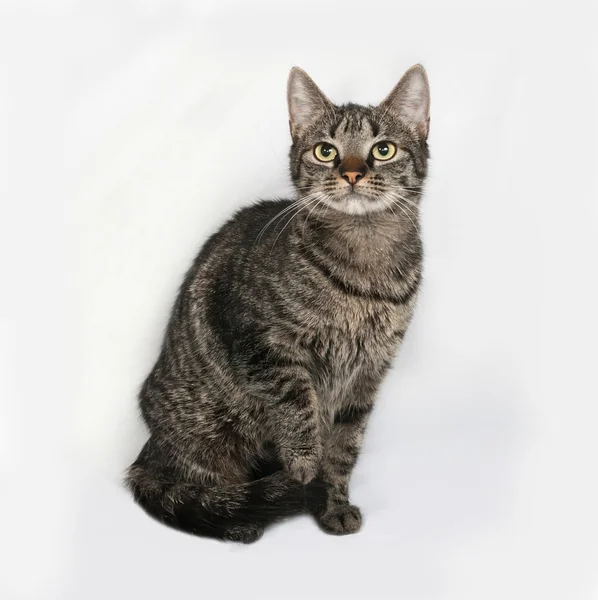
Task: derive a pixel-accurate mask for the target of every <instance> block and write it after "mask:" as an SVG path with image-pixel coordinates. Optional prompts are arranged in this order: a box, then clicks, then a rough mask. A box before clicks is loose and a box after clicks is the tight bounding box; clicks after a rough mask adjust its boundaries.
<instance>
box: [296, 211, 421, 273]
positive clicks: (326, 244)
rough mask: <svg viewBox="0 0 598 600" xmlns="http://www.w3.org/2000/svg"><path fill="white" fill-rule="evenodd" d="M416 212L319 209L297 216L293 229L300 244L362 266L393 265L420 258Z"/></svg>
mask: <svg viewBox="0 0 598 600" xmlns="http://www.w3.org/2000/svg"><path fill="white" fill-rule="evenodd" d="M418 221H419V219H418V215H417V213H415V212H414V213H413V214H412V216H411V217H410V218H409V219H407V218H406V217H404V216H403V215H397V214H393V213H391V212H380V213H372V214H369V215H348V214H344V213H340V212H338V211H333V210H332V209H330V210H322V211H319V212H318V214H311V215H308V212H305V214H303V215H300V216H299V218H298V219H297V220H296V224H295V229H296V232H297V235H299V236H301V237H302V239H303V241H304V243H307V244H310V245H312V246H317V247H318V248H319V249H320V250H321V251H322V252H325V253H327V254H330V255H334V256H338V257H339V259H341V260H343V261H345V262H347V263H351V264H353V265H355V267H358V268H363V269H382V270H384V269H386V268H393V267H394V266H396V264H397V262H409V263H411V262H414V261H417V260H419V258H418V257H421V246H422V244H421V239H420V235H419V222H418Z"/></svg>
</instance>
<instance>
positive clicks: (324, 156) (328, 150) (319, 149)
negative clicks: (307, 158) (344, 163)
mask: <svg viewBox="0 0 598 600" xmlns="http://www.w3.org/2000/svg"><path fill="white" fill-rule="evenodd" d="M337 154H338V152H337V151H336V148H335V147H334V146H333V145H332V144H327V143H326V142H322V143H321V144H318V145H317V146H316V147H315V148H314V155H315V157H316V158H317V159H318V160H320V161H322V162H330V161H331V160H334V159H335V158H336V155H337Z"/></svg>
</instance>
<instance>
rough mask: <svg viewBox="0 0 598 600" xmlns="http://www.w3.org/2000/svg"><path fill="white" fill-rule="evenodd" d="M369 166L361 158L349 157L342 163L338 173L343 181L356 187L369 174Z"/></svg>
mask: <svg viewBox="0 0 598 600" xmlns="http://www.w3.org/2000/svg"><path fill="white" fill-rule="evenodd" d="M367 169H368V166H367V165H366V163H365V161H364V160H363V159H362V158H359V156H347V157H346V158H344V159H343V160H342V161H341V164H340V165H339V168H338V171H339V173H340V176H341V177H342V178H343V179H346V180H347V181H348V182H349V183H350V184H351V185H355V184H356V183H357V182H358V181H359V180H360V179H361V178H362V177H363V176H364V175H365V174H366V172H367Z"/></svg>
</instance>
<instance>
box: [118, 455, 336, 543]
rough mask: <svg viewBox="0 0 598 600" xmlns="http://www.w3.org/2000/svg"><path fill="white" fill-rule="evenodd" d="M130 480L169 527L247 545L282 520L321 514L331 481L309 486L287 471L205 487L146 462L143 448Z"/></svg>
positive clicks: (137, 493) (138, 497) (139, 496)
mask: <svg viewBox="0 0 598 600" xmlns="http://www.w3.org/2000/svg"><path fill="white" fill-rule="evenodd" d="M144 450H145V449H144ZM126 484H127V485H128V487H129V488H130V489H131V491H132V492H133V496H134V498H135V500H136V502H137V503H138V504H139V505H140V506H141V507H142V508H143V509H144V510H145V511H146V512H147V513H148V514H150V515H151V516H152V517H154V518H156V519H158V520H159V521H161V522H162V523H164V524H165V525H168V526H170V527H174V528H175V529H179V530H181V531H185V532H187V533H192V534H195V535H201V536H207V537H215V538H219V539H228V540H234V541H240V542H245V543H248V542H253V541H255V540H257V539H259V537H261V534H262V532H263V528H264V526H265V525H268V524H270V523H273V522H275V521H277V520H279V519H281V518H284V517H289V516H292V515H296V514H300V513H304V512H311V513H314V512H317V511H318V509H319V508H320V507H322V506H323V504H324V502H325V499H326V494H327V488H326V486H325V484H323V483H321V482H316V481H314V482H311V483H308V484H307V485H303V484H301V483H298V482H296V481H294V480H292V479H290V478H289V477H288V476H287V475H286V474H285V473H284V472H282V471H278V472H276V473H274V474H272V475H269V476H267V477H263V478H261V479H256V480H254V481H250V482H247V483H242V484H237V485H229V486H222V487H218V486H211V485H203V484H200V483H196V482H192V481H188V480H184V479H181V478H178V477H176V475H175V474H174V472H173V471H172V470H171V469H168V468H160V467H158V466H157V465H156V464H155V463H154V462H153V461H151V460H145V457H144V452H143V451H142V453H141V454H140V455H139V458H138V459H137V460H136V461H135V463H133V465H131V467H129V469H128V471H127V476H126Z"/></svg>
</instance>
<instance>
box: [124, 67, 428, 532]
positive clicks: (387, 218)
mask: <svg viewBox="0 0 598 600" xmlns="http://www.w3.org/2000/svg"><path fill="white" fill-rule="evenodd" d="M422 78H423V79H422ZM411 80H414V81H411ZM422 81H423V82H424V83H425V86H426V90H427V80H426V79H425V73H424V71H423V69H422V68H421V67H416V68H415V70H414V69H412V70H410V71H409V72H408V73H407V74H406V75H405V76H404V77H403V79H402V80H401V83H400V84H399V85H398V86H397V87H396V88H395V89H394V90H393V92H392V93H391V95H390V96H389V97H388V98H387V99H386V100H385V101H384V102H383V103H382V104H381V105H380V106H378V107H370V106H367V107H364V106H356V105H352V104H351V105H345V106H335V105H333V104H332V103H331V102H330V101H329V100H328V99H327V98H326V97H325V96H324V95H323V94H322V93H321V92H320V91H319V89H318V88H317V87H316V86H315V84H314V83H313V82H312V81H311V79H309V77H308V76H307V75H306V74H305V73H303V72H302V71H300V70H298V69H294V70H293V71H292V72H291V76H290V79H289V108H290V116H291V132H292V137H293V144H292V147H291V153H290V165H291V176H292V179H293V181H294V183H295V186H296V188H297V190H298V198H297V199H295V200H276V201H261V202H258V203H256V204H255V205H253V206H250V207H248V208H244V209H242V210H240V211H239V212H238V213H237V214H236V215H234V216H233V218H232V219H231V220H229V221H228V222H227V223H226V224H225V225H224V226H223V227H222V228H221V229H220V230H219V231H218V232H217V233H216V234H215V235H213V236H212V237H211V238H210V239H209V240H208V241H207V243H206V244H205V245H204V247H203V249H202V250H201V252H200V253H199V255H198V256H197V258H196V259H195V262H194V264H193V266H192V267H191V269H190V270H189V272H188V273H187V276H186V278H185V280H184V282H183V284H182V286H181V289H180V293H179V295H178V298H177V300H176V303H175V305H174V308H173V311H172V315H171V319H170V322H169V325H168V328H167V331H166V334H165V338H164V342H163V346H162V350H161V353H160V356H159V358H158V360H157V362H156V364H155V366H154V368H153V369H152V371H151V373H150V374H149V376H148V378H147V380H146V381H145V383H144V385H143V387H142V390H141V392H140V397H139V400H140V407H141V411H142V414H143V418H144V420H145V422H146V423H147V425H148V427H149V430H150V436H151V437H150V439H149V441H148V442H147V443H146V445H145V447H144V448H143V450H142V451H141V454H140V455H139V457H138V458H137V460H136V461H135V463H134V464H133V465H132V466H131V467H130V468H129V470H128V474H127V484H128V486H129V487H130V489H131V490H132V492H133V494H134V497H135V499H136V500H137V502H139V504H140V505H141V506H142V507H143V508H144V509H145V510H146V511H147V512H148V513H150V514H151V515H152V516H154V517H156V518H158V519H159V520H161V521H162V522H164V523H165V524H167V525H170V526H173V527H176V528H178V529H181V530H184V531H187V532H190V533H194V534H198V535H207V536H212V537H217V538H221V539H229V540H236V541H242V542H251V541H254V540H256V539H258V538H259V537H260V535H261V533H262V531H263V528H264V526H265V525H267V524H268V523H270V522H272V521H274V520H276V519H279V518H281V517H285V516H289V515H292V514H296V513H299V512H304V511H309V512H311V513H312V514H314V516H315V517H316V519H317V520H318V522H319V523H320V525H321V527H322V528H323V529H324V530H325V531H328V532H330V533H336V534H342V533H352V532H355V531H357V530H358V529H359V527H360V524H361V515H360V512H359V509H357V508H356V507H354V506H352V505H351V504H350V503H349V495H348V492H349V490H348V485H349V478H350V475H351V471H352V469H353V467H354V465H355V462H356V460H357V457H358V455H359V450H360V446H361V441H362V438H363V435H364V431H365V427H366V424H367V420H368V417H369V415H370V413H371V410H372V408H373V405H374V400H375V396H376V391H377V389H378V387H379V385H380V383H381V381H382V378H383V377H384V374H385V372H386V371H387V369H388V367H389V365H390V363H391V360H392V358H393V356H394V354H395V352H396V350H397V348H398V346H399V345H400V342H401V340H402V339H403V336H404V335H405V331H406V329H407V326H408V324H409V321H410V319H411V316H412V313H413V309H414V305H415V301H416V297H417V292H418V289H419V285H420V282H421V276H422V244H421V240H420V236H419V231H418V219H419V211H418V207H419V199H420V197H421V191H422V189H423V183H424V179H425V174H426V168H427V157H428V153H427V145H426V139H425V138H426V136H427V120H426V119H427V109H426V110H425V111H423V113H422V111H421V110H420V113H421V114H420V113H416V112H415V111H414V110H413V106H414V101H413V97H414V93H415V92H418V93H420V96H421V89H419V88H418V86H420V88H421V85H423V84H422ZM414 88H415V92H414ZM424 91H425V90H424ZM407 94H411V97H407V96H406V95H407ZM418 97H419V96H418ZM420 99H421V98H420ZM407 100H409V102H407ZM423 101H427V97H425V95H424V97H423ZM405 106H406V107H407V108H405ZM416 108H421V107H416ZM422 114H423V116H421V115H422ZM423 121H425V123H424V122H423ZM380 140H388V141H391V142H393V143H394V144H395V145H396V146H397V148H398V151H397V155H396V157H395V158H394V159H392V160H389V161H388V162H379V161H376V160H374V159H373V158H372V155H371V152H370V149H371V147H372V144H375V143H377V142H378V141H380ZM322 141H328V142H330V143H332V144H333V145H334V146H335V148H337V150H338V156H337V157H336V159H335V161H333V162H332V163H331V164H329V163H318V162H317V160H316V159H315V158H314V154H313V148H314V146H315V145H316V144H317V143H319V142H322ZM351 156H358V157H361V159H362V162H363V161H365V163H366V165H367V172H366V174H365V176H364V177H363V178H362V179H361V180H359V181H358V182H357V183H356V184H355V185H354V186H352V185H350V184H349V183H348V182H347V181H346V180H345V179H343V178H342V177H341V175H340V173H339V167H340V163H341V161H343V160H344V159H345V158H347V157H351Z"/></svg>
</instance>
